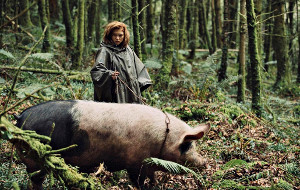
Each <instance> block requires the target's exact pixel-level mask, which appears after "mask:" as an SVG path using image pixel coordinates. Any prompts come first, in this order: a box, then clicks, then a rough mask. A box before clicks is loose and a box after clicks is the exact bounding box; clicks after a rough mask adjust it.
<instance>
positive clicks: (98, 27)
mask: <svg viewBox="0 0 300 190" xmlns="http://www.w3.org/2000/svg"><path fill="white" fill-rule="evenodd" d="M97 1H98V4H97V6H98V7H97V12H96V47H98V46H99V45H100V43H101V41H102V40H101V38H102V36H101V35H102V32H101V31H102V30H101V10H102V0H97Z"/></svg>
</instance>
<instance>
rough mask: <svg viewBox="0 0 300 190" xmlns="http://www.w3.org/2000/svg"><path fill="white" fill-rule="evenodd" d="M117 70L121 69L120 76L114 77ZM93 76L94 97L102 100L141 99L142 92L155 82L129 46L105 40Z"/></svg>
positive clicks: (127, 100)
mask: <svg viewBox="0 0 300 190" xmlns="http://www.w3.org/2000/svg"><path fill="white" fill-rule="evenodd" d="M114 71H118V72H120V74H119V76H118V78H117V80H113V79H112V73H113V72H114ZM91 77H92V80H93V83H94V100H95V101H100V102H116V103H141V99H140V98H141V92H142V91H143V90H145V89H146V88H148V87H149V86H150V85H151V84H152V82H151V79H150V76H149V74H148V72H147V69H146V67H145V65H144V64H143V63H142V62H141V60H140V59H139V58H138V57H137V55H136V54H135V53H134V51H133V50H132V49H131V48H130V47H129V46H127V47H125V48H121V47H118V46H113V45H108V44H105V43H103V42H102V43H101V46H100V49H99V50H98V52H97V54H96V60H95V65H94V66H93V68H92V70H91ZM124 83H125V84H124ZM129 88H130V89H129ZM131 90H132V91H133V92H132V91H131Z"/></svg>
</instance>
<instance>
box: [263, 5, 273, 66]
mask: <svg viewBox="0 0 300 190" xmlns="http://www.w3.org/2000/svg"><path fill="white" fill-rule="evenodd" d="M271 11H272V3H269V4H268V5H267V6H266V8H265V12H266V13H267V14H266V15H265V18H264V19H265V20H266V21H265V30H266V32H265V33H266V35H264V54H265V57H264V63H265V64H264V69H265V71H266V72H268V70H269V66H268V64H266V63H268V62H269V61H271V57H272V56H271V55H272V54H271V50H272V47H271V44H272V35H271V34H272V28H273V27H272V26H273V19H271V18H270V13H271Z"/></svg>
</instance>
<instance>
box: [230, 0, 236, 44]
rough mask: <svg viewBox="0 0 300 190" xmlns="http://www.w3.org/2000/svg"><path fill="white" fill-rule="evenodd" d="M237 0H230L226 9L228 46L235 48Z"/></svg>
mask: <svg viewBox="0 0 300 190" xmlns="http://www.w3.org/2000/svg"><path fill="white" fill-rule="evenodd" d="M237 12H238V1H231V2H230V4H229V9H228V20H229V23H228V47H229V48H232V49H234V48H236V31H237Z"/></svg>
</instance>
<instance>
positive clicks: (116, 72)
mask: <svg viewBox="0 0 300 190" xmlns="http://www.w3.org/2000/svg"><path fill="white" fill-rule="evenodd" d="M119 74H120V73H119V72H118V71H115V72H113V73H112V75H111V77H112V79H113V80H116V79H117V77H118V76H119Z"/></svg>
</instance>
